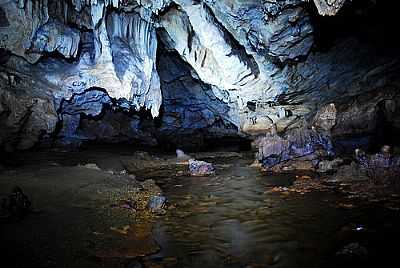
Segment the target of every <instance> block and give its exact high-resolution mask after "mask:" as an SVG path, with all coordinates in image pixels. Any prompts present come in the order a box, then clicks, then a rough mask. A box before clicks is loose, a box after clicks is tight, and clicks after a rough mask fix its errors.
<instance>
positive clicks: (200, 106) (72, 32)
mask: <svg viewBox="0 0 400 268" xmlns="http://www.w3.org/2000/svg"><path fill="white" fill-rule="evenodd" d="M381 2H382V1H372V0H370V1H345V0H314V1H305V0H288V1H281V0H279V1H261V0H254V1H226V0H222V1H213V0H198V1H195V0H193V1H192V0H174V1H172V0H157V1H149V0H142V1H135V0H71V1H67V0H65V1H55V0H13V1H2V2H0V64H1V65H0V74H1V76H0V81H1V83H0V125H1V127H2V132H1V133H0V145H1V146H2V148H3V149H6V150H14V149H28V148H31V147H33V146H34V145H36V144H44V143H46V142H48V141H51V142H54V141H56V142H59V141H61V143H63V142H64V143H69V142H71V141H76V142H78V143H79V142H80V141H82V140H95V141H107V142H118V141H124V142H126V141H128V142H129V141H130V142H133V141H135V142H140V143H146V144H157V142H158V143H160V142H161V143H163V142H164V141H168V142H171V143H173V144H176V145H177V146H178V147H180V146H179V145H178V144H177V143H179V142H185V143H196V142H198V141H201V140H202V139H205V138H221V137H226V136H229V137H234V136H236V137H239V136H245V135H247V136H250V137H252V138H253V139H254V140H257V141H260V140H263V142H261V143H258V144H263V145H262V146H260V148H259V149H260V152H261V153H260V154H259V157H261V158H260V160H261V161H262V162H263V163H267V164H266V165H267V166H268V165H269V164H268V163H269V162H271V161H272V160H271V157H270V155H271V154H272V155H278V156H279V157H278V158H279V159H280V160H279V161H278V160H276V159H275V160H273V161H272V162H274V163H275V162H276V161H277V162H280V161H283V160H285V161H287V160H289V159H292V158H293V157H294V158H298V157H303V156H305V155H308V154H309V153H310V152H314V151H316V149H315V150H314V149H310V148H308V147H307V146H308V145H310V143H311V145H312V146H314V145H315V146H317V147H318V146H319V145H323V147H325V150H326V151H329V150H330V148H329V149H328V147H330V146H331V144H334V145H335V146H336V147H338V148H339V149H340V148H344V147H346V145H344V144H346V143H347V144H348V143H351V144H354V146H358V145H360V143H362V142H363V139H364V138H365V137H369V138H371V137H372V138H377V135H378V136H379V135H380V134H377V133H378V132H379V131H376V130H377V129H379V128H385V127H382V126H381V125H379V121H382V122H385V124H386V125H391V126H394V127H395V128H397V125H398V117H397V114H398V113H397V110H398V108H397V107H398V105H397V103H398V97H397V93H396V90H397V87H398V86H399V82H400V79H399V77H398V72H399V70H400V60H399V59H400V56H399V53H398V52H399V51H398V49H396V45H393V47H390V49H389V48H388V49H381V46H382V44H390V42H386V40H385V39H382V38H381V37H382V36H381V35H380V34H382V29H384V28H385V27H393V24H392V21H390V20H389V18H390V16H384V15H385V14H384V13H382V10H383V7H385V6H383V5H382V3H381ZM385 10H387V9H386V7H385ZM393 10H395V9H393ZM385 12H387V11H385ZM325 15H329V16H327V17H323V16H325ZM372 16H375V17H377V18H378V19H377V21H371V20H370V19H369V18H371V17H372ZM379 18H382V19H381V20H379ZM357 23H360V24H357ZM363 23H364V24H366V23H370V25H368V26H371V27H359V28H357V25H364V24H363ZM374 23H375V24H374ZM343 25H345V26H346V27H345V28H346V31H345V30H344V29H343V28H341V27H343ZM352 25H356V26H352ZM360 29H361V30H360ZM363 31H368V32H363ZM375 35H376V39H374V38H373V37H374V36H375ZM385 38H386V37H385ZM381 39H382V40H383V41H380V40H381ZM365 96H368V97H365ZM378 118H379V120H377V119H378ZM299 129H302V130H304V131H299ZM271 132H274V133H273V134H267V136H268V135H272V136H271V137H273V138H271V137H270V138H268V139H263V137H265V135H266V133H271ZM290 133H292V134H290ZM293 133H303V134H299V136H298V137H294V136H293V135H295V134H293ZM304 133H308V134H310V135H308V134H307V135H306V134H304ZM296 135H297V134H296ZM361 136H362V137H361ZM189 137H190V138H189ZM289 137H294V138H289ZM321 137H324V141H323V142H321V139H320V138H321ZM355 137H356V138H355ZM325 138H326V139H329V141H328V140H325ZM354 139H355V140H354ZM256 143H257V142H256ZM274 144H276V146H278V144H279V146H278V147H279V148H280V149H279V150H280V153H278V152H275V149H273V150H272V149H271V150H272V151H271V150H269V149H266V148H270V147H271V146H272V147H273V148H275V147H276V146H275V145H274ZM300 144H302V145H301V146H303V145H304V146H305V147H303V148H299V146H300ZM328 144H329V146H328ZM282 146H283V147H285V146H286V147H287V146H289V147H290V148H292V149H293V146H294V147H296V148H297V149H299V150H300V151H296V152H294V151H293V150H292V149H290V150H292V151H291V152H287V150H286V149H288V148H289V147H288V148H286V147H285V148H286V149H283V148H281V147H282ZM301 146H300V147H301ZM272 147H271V148H272ZM297 149H296V150H297ZM279 150H278V151H279ZM269 152H270V153H269ZM274 157H275V156H274Z"/></svg>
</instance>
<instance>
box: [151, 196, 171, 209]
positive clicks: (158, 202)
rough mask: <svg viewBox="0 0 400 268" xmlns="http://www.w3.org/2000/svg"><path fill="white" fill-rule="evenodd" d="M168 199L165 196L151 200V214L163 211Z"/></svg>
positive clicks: (154, 197)
mask: <svg viewBox="0 0 400 268" xmlns="http://www.w3.org/2000/svg"><path fill="white" fill-rule="evenodd" d="M166 202H167V198H166V197H165V196H153V197H151V198H150V199H149V202H148V203H147V207H148V209H149V210H150V211H151V212H157V211H161V210H163V209H164V207H165V203H166Z"/></svg>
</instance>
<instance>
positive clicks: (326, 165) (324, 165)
mask: <svg viewBox="0 0 400 268" xmlns="http://www.w3.org/2000/svg"><path fill="white" fill-rule="evenodd" d="M342 163H343V159H341V158H336V159H334V160H331V161H329V160H323V161H321V162H319V163H318V169H317V171H318V172H320V173H327V172H334V171H336V170H337V168H338V167H339V166H340V165H341V164H342Z"/></svg>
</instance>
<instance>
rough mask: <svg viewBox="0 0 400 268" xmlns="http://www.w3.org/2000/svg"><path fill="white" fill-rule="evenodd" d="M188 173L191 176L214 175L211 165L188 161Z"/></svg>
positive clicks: (203, 162)
mask: <svg viewBox="0 0 400 268" xmlns="http://www.w3.org/2000/svg"><path fill="white" fill-rule="evenodd" d="M189 172H190V175H192V176H209V175H213V174H214V173H215V169H214V166H213V165H212V164H211V163H207V162H205V161H198V160H193V159H190V160H189Z"/></svg>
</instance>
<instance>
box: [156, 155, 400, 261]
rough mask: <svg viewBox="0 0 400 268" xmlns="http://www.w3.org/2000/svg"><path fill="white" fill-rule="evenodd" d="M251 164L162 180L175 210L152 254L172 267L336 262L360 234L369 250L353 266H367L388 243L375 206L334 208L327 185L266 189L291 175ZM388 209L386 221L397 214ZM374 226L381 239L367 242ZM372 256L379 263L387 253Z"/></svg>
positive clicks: (161, 226)
mask: <svg viewBox="0 0 400 268" xmlns="http://www.w3.org/2000/svg"><path fill="white" fill-rule="evenodd" d="M249 164H250V159H247V160H246V159H235V160H231V161H229V163H227V162H224V161H222V163H221V162H220V165H217V172H216V176H213V177H205V178H201V177H179V178H174V179H173V180H168V179H167V180H164V181H163V180H162V179H160V180H159V183H160V184H161V185H162V187H163V189H164V191H165V193H166V195H167V196H168V198H169V200H170V202H171V203H172V204H173V205H175V206H176V209H171V210H170V211H169V212H168V214H167V215H166V216H165V217H163V218H160V219H159V220H158V221H157V224H156V225H155V226H154V227H153V234H154V236H155V238H156V240H157V241H158V243H159V244H160V245H161V249H162V250H161V252H160V253H159V254H157V255H155V256H153V258H154V259H155V260H157V258H159V259H160V260H162V259H165V258H166V259H176V260H177V261H176V263H175V265H174V266H176V267H338V266H337V265H340V266H343V265H345V264H346V263H343V262H341V261H342V260H341V259H340V260H338V258H337V256H336V254H335V253H336V252H337V251H338V250H340V249H341V248H342V247H343V246H345V245H346V244H348V243H352V242H357V243H358V242H360V240H361V241H362V243H363V245H366V244H368V243H370V245H368V246H369V250H370V252H369V254H370V256H369V257H367V256H362V257H360V258H358V257H357V258H356V259H357V260H356V262H354V263H353V264H352V267H357V265H362V266H363V267H366V266H368V265H367V264H368V258H369V259H370V261H375V260H373V259H372V258H373V257H372V255H373V253H372V252H374V251H375V254H381V253H377V252H376V251H377V249H376V248H379V247H385V245H379V243H382V241H385V242H383V243H388V237H386V238H383V237H384V235H385V231H383V229H384V227H383V223H382V222H380V220H379V219H378V220H377V221H378V223H376V222H374V221H375V220H376V219H371V216H372V217H373V216H377V217H379V216H378V215H377V214H376V213H377V212H376V211H374V212H373V209H372V208H366V209H353V210H343V209H338V208H337V207H336V204H337V202H339V200H340V199H341V196H338V194H335V193H329V192H325V193H309V194H306V195H301V194H290V195H282V194H279V193H274V192H271V191H270V189H271V187H273V186H287V185H290V184H291V182H292V181H293V178H294V176H290V175H287V176H280V177H277V176H263V175H261V174H260V173H259V171H258V170H257V169H254V168H252V167H250V166H249ZM379 212H380V213H381V214H382V212H383V211H381V210H379ZM374 214H375V215H374ZM378 214H379V213H378ZM389 214H390V213H389ZM385 215H387V214H385ZM390 215H391V216H390V220H389V221H396V219H397V220H398V218H397V216H396V213H395V214H390ZM388 223H389V222H386V224H388ZM392 224H394V223H392ZM386 227H387V226H386ZM392 227H393V226H392ZM367 228H371V229H367ZM374 228H375V229H374ZM379 232H380V234H379V235H378V234H377V233H379ZM389 232H391V235H397V237H399V236H398V233H396V232H397V231H393V229H392V230H391V231H389ZM371 233H373V234H374V235H375V236H377V237H380V238H383V240H382V241H381V242H377V241H374V242H371V241H370V239H371V238H372V237H374V235H371ZM386 235H387V234H386ZM378 241H379V239H378ZM374 243H376V244H374ZM171 257H172V258H171ZM375 257H377V259H378V263H382V260H381V258H387V257H383V256H381V257H380V256H375ZM392 257H393V256H392ZM346 261H348V260H347V259H346ZM347 264H349V263H347Z"/></svg>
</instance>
